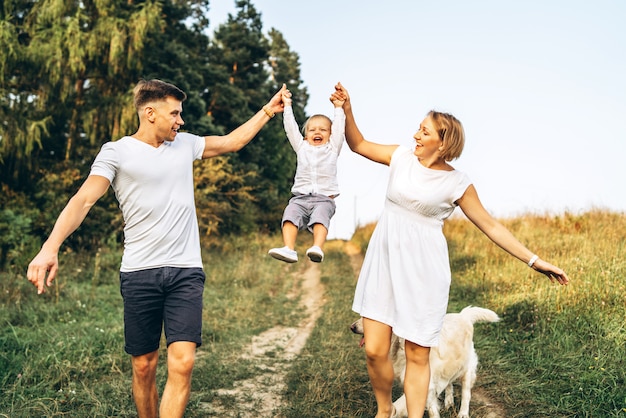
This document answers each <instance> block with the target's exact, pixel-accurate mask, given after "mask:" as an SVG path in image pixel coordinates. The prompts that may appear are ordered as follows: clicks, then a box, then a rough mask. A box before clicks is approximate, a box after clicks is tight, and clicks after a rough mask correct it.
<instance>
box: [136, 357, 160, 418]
mask: <svg viewBox="0 0 626 418" xmlns="http://www.w3.org/2000/svg"><path fill="white" fill-rule="evenodd" d="M158 359H159V353H158V351H153V352H152V353H148V354H143V355H141V356H132V358H131V364H132V368H133V398H134V400H135V407H136V408H137V415H138V416H139V418H156V417H157V416H158V414H157V410H158V405H159V395H158V393H157V387H156V369H157V362H158Z"/></svg>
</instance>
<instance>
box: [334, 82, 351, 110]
mask: <svg viewBox="0 0 626 418" xmlns="http://www.w3.org/2000/svg"><path fill="white" fill-rule="evenodd" d="M348 99H349V96H348V92H347V91H346V89H345V88H344V87H343V86H342V85H341V83H337V85H336V86H335V91H334V92H333V94H331V95H330V101H331V102H333V105H335V107H341V106H343V104H344V103H345V102H346V101H347V100H348Z"/></svg>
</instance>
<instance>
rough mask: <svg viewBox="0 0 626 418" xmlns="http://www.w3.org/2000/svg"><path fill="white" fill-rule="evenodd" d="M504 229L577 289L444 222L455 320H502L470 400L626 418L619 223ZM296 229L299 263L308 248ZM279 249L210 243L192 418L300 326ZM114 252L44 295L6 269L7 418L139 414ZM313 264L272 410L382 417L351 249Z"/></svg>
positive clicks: (517, 409) (0, 369) (2, 407)
mask: <svg viewBox="0 0 626 418" xmlns="http://www.w3.org/2000/svg"><path fill="white" fill-rule="evenodd" d="M504 223H505V224H506V225H507V227H509V228H510V229H511V230H512V231H513V232H514V234H515V235H516V236H517V237H518V238H520V240H522V242H524V243H526V244H527V245H528V246H529V247H530V248H531V249H532V250H533V251H535V252H536V253H537V254H539V255H540V256H543V257H544V258H546V259H548V260H550V261H552V262H554V263H555V264H557V265H559V266H561V267H563V268H565V269H566V270H567V271H568V274H569V275H570V277H571V279H572V283H571V285H570V286H568V287H561V286H557V285H553V284H551V283H550V282H549V281H548V280H547V279H545V278H544V276H542V275H540V274H538V273H536V272H534V271H533V270H531V269H529V268H528V267H526V266H524V264H523V263H521V262H520V261H518V260H515V259H513V258H512V257H510V256H509V255H507V254H505V253H504V252H503V251H502V250H500V249H499V248H497V247H496V246H495V245H494V244H492V243H491V242H490V241H489V240H488V239H487V238H486V237H485V236H483V235H482V234H481V233H480V232H478V230H477V229H476V228H475V227H474V226H472V225H471V224H469V223H468V222H467V221H465V220H464V219H453V220H450V221H449V222H447V224H446V226H445V232H446V235H447V237H448V242H449V246H450V254H451V262H452V271H453V283H452V290H451V299H450V309H449V310H450V311H459V310H460V309H461V308H463V307H464V306H467V305H470V304H471V305H478V306H484V307H487V308H490V309H493V310H494V311H496V312H498V314H500V315H501V317H502V318H503V319H502V321H501V322H500V323H497V324H489V325H477V326H476V331H475V345H476V350H477V352H478V355H479V358H480V366H479V371H478V381H477V384H476V386H477V390H478V389H479V390H481V391H483V392H484V393H486V394H487V396H488V397H489V398H490V399H491V401H492V402H494V403H497V404H498V405H500V406H501V407H502V408H503V409H504V410H505V411H506V415H505V416H506V417H598V418H600V417H602V418H603V417H622V418H623V417H626V390H625V389H624V388H625V387H626V385H625V383H626V382H625V378H626V376H625V373H626V372H625V370H626V364H625V362H626V348H625V341H626V323H625V321H626V319H625V317H626V315H625V306H626V300H625V295H626V266H625V264H626V261H625V254H624V250H625V248H624V247H625V243H626V239H625V238H626V216H624V215H621V214H614V213H607V212H602V211H593V212H589V213H585V214H582V215H569V214H566V215H561V216H535V215H532V216H530V215H529V216H523V217H519V218H516V219H511V220H505V221H504ZM371 229H372V226H368V227H366V228H363V229H362V230H360V231H358V233H357V234H355V236H354V238H353V242H354V243H356V244H357V246H360V247H361V248H363V249H364V248H366V246H367V240H368V239H369V234H371ZM301 235H302V237H301V240H302V242H301V244H300V243H299V247H300V248H299V250H300V253H302V252H303V251H302V250H303V249H304V248H306V246H307V244H309V241H310V235H308V234H301ZM304 240H306V242H305V241H304ZM279 243H280V237H278V236H258V237H257V236H255V237H253V236H249V237H229V238H226V237H224V238H222V239H221V240H219V241H216V242H215V243H214V244H213V245H209V246H207V248H205V250H204V251H205V252H204V260H205V271H206V273H207V282H206V287H205V309H204V328H203V333H204V335H203V339H204V344H203V346H202V347H201V349H200V350H199V353H200V354H201V355H199V356H198V360H197V363H196V369H195V371H194V381H193V387H192V397H191V400H190V403H189V406H188V408H187V413H186V415H185V416H186V417H203V416H207V412H206V409H205V408H203V403H205V402H212V401H214V400H215V399H216V398H217V397H219V395H218V394H217V389H223V388H231V387H233V385H234V382H235V381H236V380H240V379H246V378H248V377H250V376H252V375H254V374H256V373H259V371H258V370H257V369H256V368H255V364H253V363H252V362H251V361H246V360H242V359H241V357H240V355H239V352H240V350H241V347H242V346H245V345H248V344H249V343H250V341H251V339H252V337H253V336H254V335H257V334H259V333H261V332H262V331H264V330H267V329H269V328H272V327H274V326H276V325H284V326H290V327H292V326H297V324H298V323H299V321H300V320H301V319H302V317H303V315H304V312H303V310H302V308H301V307H300V306H299V305H298V300H297V298H294V296H293V295H295V294H297V289H298V288H299V286H300V283H301V276H302V272H303V271H304V269H305V268H306V266H307V263H308V261H307V262H300V263H297V264H292V265H290V264H285V263H280V262H278V261H276V260H273V259H271V258H269V257H268V256H267V255H266V254H267V249H269V248H270V247H273V246H276V245H278V244H279ZM119 255H120V254H119V250H108V251H104V250H103V251H101V252H100V253H99V254H98V255H91V256H90V255H81V254H66V255H64V256H63V257H62V258H61V271H60V277H59V281H58V282H57V284H56V285H55V286H54V287H53V288H52V289H50V291H49V292H48V293H46V294H45V295H43V296H37V295H36V292H35V291H34V289H33V288H32V286H31V285H30V284H28V283H27V282H26V280H25V278H24V277H23V276H22V277H20V276H15V275H10V274H9V273H0V276H1V277H0V290H1V291H2V292H1V294H0V417H2V416H6V417H44V416H45V417H58V416H71V417H110V416H117V417H130V416H135V410H134V406H133V404H132V399H131V395H130V362H129V358H128V356H127V355H126V354H125V353H124V352H123V331H122V312H121V309H122V303H121V297H120V295H119V288H118V286H119V284H118V273H117V268H118V265H119ZM320 268H321V274H322V278H321V279H322V282H323V284H324V285H325V289H326V290H325V291H326V293H325V301H326V303H325V305H324V307H323V314H322V316H321V317H320V319H319V320H318V323H317V326H316V327H315V329H314V331H313V333H312V334H311V336H310V338H309V340H308V342H307V345H306V347H305V348H304V349H303V351H302V353H301V354H300V356H299V357H298V358H297V359H296V360H295V361H294V362H293V364H292V365H291V367H289V368H288V369H287V372H288V374H287V389H286V393H285V395H284V402H283V403H282V405H281V406H280V408H279V411H278V412H277V415H281V416H285V417H290V418H291V417H293V418H295V417H369V416H373V415H374V413H375V404H374V399H373V396H372V393H371V392H372V391H371V388H370V386H369V381H368V377H367V372H366V370H365V361H364V357H363V352H362V350H361V349H360V348H359V347H358V345H357V342H358V339H357V338H356V336H354V335H352V334H351V333H350V331H349V329H348V326H349V324H350V323H351V322H352V321H353V320H355V319H356V314H354V313H353V312H351V310H350V306H351V302H352V295H353V291H354V285H355V282H356V276H355V273H354V271H353V270H352V267H351V265H350V262H349V258H348V256H347V255H346V254H345V252H344V248H343V243H342V242H340V241H331V242H329V243H328V245H327V247H326V258H325V260H324V262H323V263H322V264H321V265H320ZM161 354H163V355H161V356H160V362H161V364H160V366H159V375H158V382H159V387H160V388H161V389H162V385H163V384H164V381H165V367H164V363H163V361H164V359H165V355H164V354H165V353H164V352H163V351H162V352H161ZM400 390H401V389H400V388H395V391H396V393H397V394H399V391H400ZM457 407H458V399H457ZM230 408H231V410H232V414H231V415H229V416H233V417H237V416H241V417H256V416H257V415H255V411H253V410H245V409H244V408H242V407H241V406H240V405H237V404H235V403H233V404H232V405H230ZM470 413H471V414H472V417H474V418H482V417H487V416H488V413H489V407H488V406H487V405H482V404H480V403H479V402H477V401H473V402H472V405H471V407H470ZM455 415H456V414H455V413H454V411H447V412H445V413H444V414H442V416H444V417H452V416H455Z"/></svg>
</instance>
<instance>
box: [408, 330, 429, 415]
mask: <svg viewBox="0 0 626 418" xmlns="http://www.w3.org/2000/svg"><path fill="white" fill-rule="evenodd" d="M404 349H405V353H406V375H405V376H404V394H405V395H406V406H407V410H408V412H409V418H422V417H423V416H424V408H426V398H427V397H428V383H429V381H430V364H429V359H428V356H429V355H430V347H422V346H421V345H418V344H415V343H412V342H410V341H406V343H405V345H404Z"/></svg>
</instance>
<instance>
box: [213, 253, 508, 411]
mask: <svg viewBox="0 0 626 418" xmlns="http://www.w3.org/2000/svg"><path fill="white" fill-rule="evenodd" d="M344 251H345V252H346V254H347V255H348V256H349V257H350V264H351V266H352V269H353V271H354V273H355V275H358V272H359V270H360V269H361V264H362V263H363V254H362V253H361V251H360V250H359V248H358V247H356V246H355V245H354V244H352V243H350V242H347V243H345V244H344ZM307 262H308V267H307V269H306V270H305V272H304V275H303V281H302V286H301V289H299V292H300V293H301V295H300V299H301V304H302V306H303V307H304V308H305V309H306V316H305V318H304V319H303V320H302V321H301V322H300V324H299V325H298V327H297V328H289V327H274V328H271V329H269V330H267V331H265V332H263V333H262V334H260V335H258V336H256V337H254V338H253V339H252V343H251V344H250V345H249V346H248V347H246V348H245V349H244V350H243V354H242V355H241V359H242V360H250V359H252V360H254V363H255V365H256V367H257V368H258V370H260V371H262V372H261V373H259V374H257V375H256V376H254V377H252V378H250V379H247V380H240V381H237V382H235V387H234V388H233V389H221V390H219V391H217V395H218V397H220V396H227V397H229V398H230V399H231V400H232V403H234V404H237V405H239V408H237V409H238V410H237V411H232V408H231V409H229V408H228V407H227V406H224V405H221V404H219V403H212V404H205V405H204V408H205V409H206V411H207V413H208V414H210V416H219V417H233V418H235V417H246V418H247V417H250V418H264V417H278V415H277V414H276V412H275V411H277V410H278V409H279V408H280V407H281V406H282V393H283V392H284V390H285V377H286V374H287V372H288V371H289V364H290V362H291V361H292V360H293V359H294V358H296V357H297V356H298V355H299V354H300V352H301V351H302V349H303V348H304V346H305V344H306V342H307V339H308V338H309V336H310V335H311V331H312V330H313V328H314V327H315V323H316V322H317V319H318V318H319V317H320V315H321V312H322V309H321V308H322V307H323V305H324V302H325V300H324V286H323V285H322V283H321V281H320V265H319V264H316V263H312V262H310V261H307ZM296 296H298V295H294V297H296ZM472 403H473V404H476V406H474V405H472V408H473V409H472V412H473V413H472V416H473V417H477V418H503V417H504V416H505V415H504V410H503V408H501V407H500V406H499V405H497V404H495V403H494V402H492V401H491V400H490V399H489V398H488V397H487V396H486V394H485V393H484V391H482V390H481V389H480V388H479V387H475V388H474V390H473V391H472ZM243 411H254V413H252V412H250V413H249V414H247V413H245V412H243Z"/></svg>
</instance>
